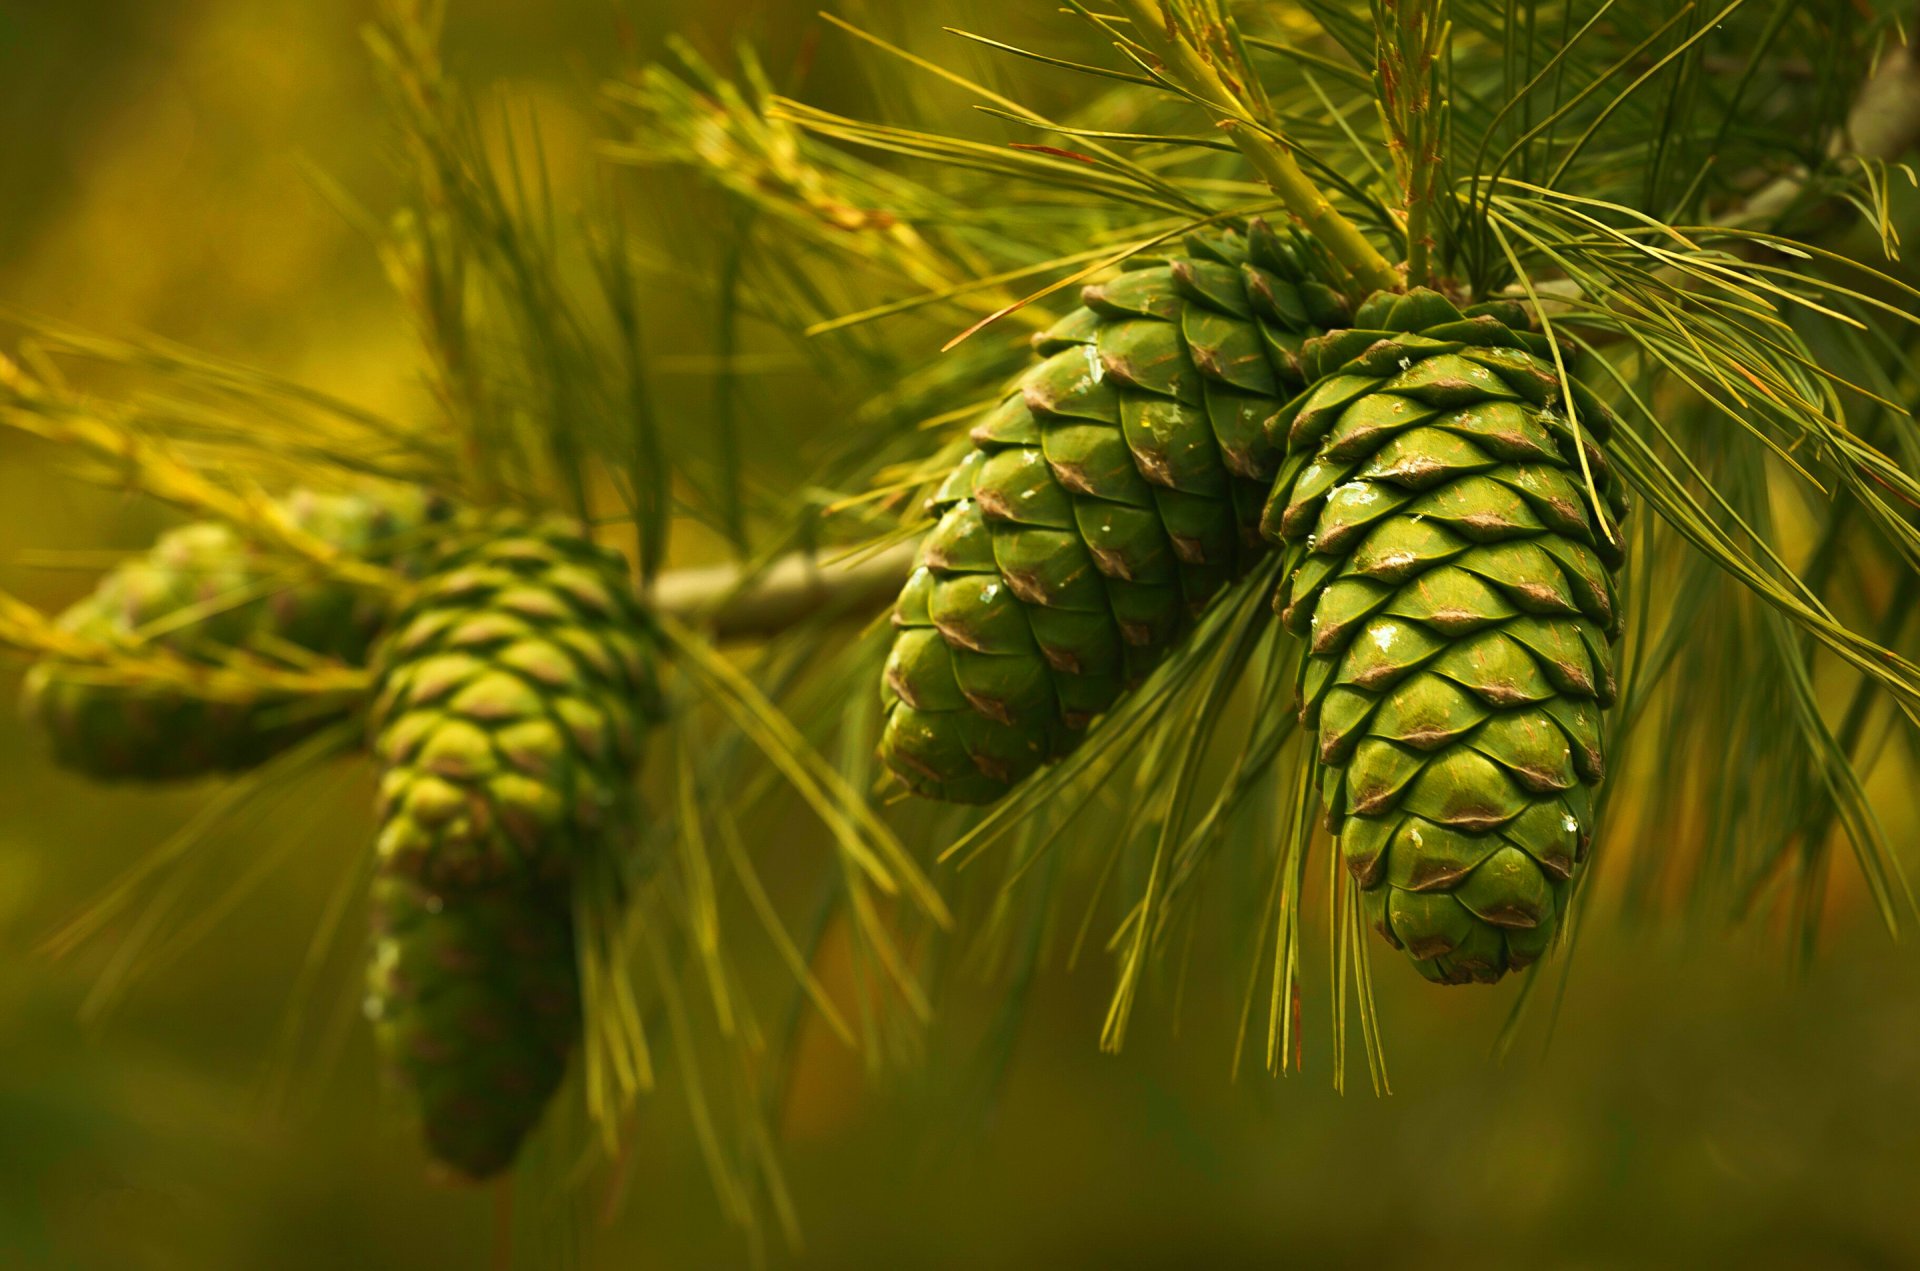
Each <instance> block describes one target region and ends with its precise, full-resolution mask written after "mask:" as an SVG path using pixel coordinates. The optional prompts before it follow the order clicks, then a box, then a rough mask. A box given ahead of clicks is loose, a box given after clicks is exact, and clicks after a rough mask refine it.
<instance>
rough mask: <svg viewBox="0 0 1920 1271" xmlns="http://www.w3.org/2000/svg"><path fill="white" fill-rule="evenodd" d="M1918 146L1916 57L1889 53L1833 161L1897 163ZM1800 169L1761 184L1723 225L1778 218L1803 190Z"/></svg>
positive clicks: (1865, 89) (1833, 150)
mask: <svg viewBox="0 0 1920 1271" xmlns="http://www.w3.org/2000/svg"><path fill="white" fill-rule="evenodd" d="M1915 146H1920V57H1917V56H1916V55H1915V52H1914V50H1913V49H1912V48H1896V49H1893V50H1891V51H1889V52H1888V54H1887V55H1886V57H1885V59H1883V60H1882V61H1881V63H1880V66H1879V68H1878V69H1877V70H1875V71H1874V73H1873V75H1872V77H1871V78H1870V79H1868V80H1867V82H1866V83H1865V84H1863V85H1862V86H1861V88H1860V95H1859V96H1858V97H1857V98H1855V100H1854V104H1853V109H1852V110H1851V111H1850V112H1849V113H1848V115H1847V126H1846V128H1845V129H1844V130H1843V131H1842V132H1841V133H1840V135H1838V136H1836V137H1835V138H1834V140H1833V144H1832V146H1831V147H1830V148H1829V153H1830V154H1832V155H1833V156H1834V157H1836V158H1840V157H1844V156H1848V155H1852V156H1855V157H1858V158H1861V159H1882V160H1892V159H1897V158H1899V157H1900V156H1901V155H1903V154H1905V153H1906V152H1907V151H1908V150H1911V149H1913V148H1914V147H1915ZM1811 178H1812V174H1811V173H1809V172H1807V171H1806V170H1805V169H1801V170H1800V171H1797V172H1793V173H1789V174H1788V175H1786V176H1783V177H1780V178H1779V179H1777V180H1775V181H1773V182H1771V183H1770V184H1768V185H1766V186H1765V187H1763V188H1762V189H1760V190H1759V191H1758V192H1756V193H1755V194H1754V195H1753V196H1752V197H1751V198H1749V199H1748V200H1747V201H1746V202H1745V203H1744V204H1742V205H1741V206H1740V207H1739V208H1737V209H1735V210H1734V211H1733V212H1731V213H1729V214H1728V215H1727V216H1725V217H1722V218H1721V222H1722V223H1723V224H1725V225H1728V226H1751V225H1765V224H1769V223H1771V222H1772V221H1774V220H1776V219H1778V218H1779V216H1780V215H1781V214H1782V213H1784V212H1785V211H1786V210H1787V209H1788V208H1790V207H1792V206H1793V204H1794V202H1795V201H1796V200H1797V199H1799V197H1800V196H1801V194H1802V193H1804V192H1805V190H1806V188H1807V183H1808V182H1809V180H1811Z"/></svg>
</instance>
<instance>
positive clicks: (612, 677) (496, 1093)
mask: <svg viewBox="0 0 1920 1271" xmlns="http://www.w3.org/2000/svg"><path fill="white" fill-rule="evenodd" d="M650 647H651V646H650V642H649V638H648V636H647V633H646V630H645V624H644V618H643V615H642V613H641V610H640V607H639V604H638V602H637V601H636V600H635V598H634V596H633V592H632V588H631V586H630V584H629V582H628V580H627V576H626V566H625V562H624V561H623V560H622V558H621V557H620V555H619V554H618V553H616V552H611V551H608V550H606V549H603V548H600V547H597V546H595V545H594V544H593V543H591V542H589V541H588V540H587V539H586V538H585V537H583V535H582V532H581V531H580V529H579V527H577V526H575V525H573V524H572V523H571V522H566V521H560V520H544V521H530V520H527V519H525V518H522V517H519V516H515V515H502V516H498V517H496V518H494V519H493V520H492V521H490V522H489V523H487V524H485V525H482V526H480V527H477V528H476V529H475V530H474V531H473V532H471V533H466V534H463V535H462V538H461V542H459V543H457V544H454V545H453V546H452V547H451V548H450V549H449V550H448V551H447V553H446V554H445V555H444V556H443V557H442V558H441V559H440V560H439V561H437V562H436V564H435V566H434V568H433V571H432V572H431V573H430V574H429V575H428V576H427V578H426V579H425V580H424V581H423V582H422V583H421V585H420V587H419V588H418V590H417V593H416V595H415V596H414V598H413V599H412V600H411V601H410V602H409V603H408V604H407V605H406V607H405V608H404V609H403V611H402V612H401V613H400V615H399V616H398V618H397V619H396V620H395V623H394V626H393V630H392V634H391V635H390V636H389V637H387V638H386V639H385V640H383V641H382V642H381V644H380V646H379V648H378V649H377V650H376V653H375V671H376V674H377V677H378V680H377V688H376V697H375V702H374V706H373V711H372V724H373V730H374V756H375V758H376V760H377V761H378V762H379V764H380V766H381V780H380V806H379V816H380V834H379V841H378V855H379V866H378V868H379V878H378V881H377V883H376V887H375V895H374V910H375V924H376V933H377V934H376V939H375V945H374V953H373V961H372V966H371V970H370V975H369V985H370V997H369V1007H370V1011H371V1013H372V1015H373V1017H374V1019H375V1022H376V1030H375V1036H376V1040H377V1041H378V1043H379V1046H380V1048H381V1051H382V1053H383V1054H384V1055H385V1057H386V1059H387V1061H388V1064H389V1066H390V1067H391V1068H392V1069H393V1071H394V1072H395V1074H396V1076H397V1078H398V1080H399V1082H400V1084H401V1086H402V1087H403V1088H404V1089H405V1090H406V1091H407V1092H408V1094H409V1096H410V1097H411V1099H412V1101H413V1102H414V1104H415V1106H416V1108H417V1110H418V1113H419V1116H420V1119H421V1122H422V1128H423V1131H424V1134H425V1137H426V1140H427V1144H428V1147H429V1149H430V1150H431V1151H432V1153H433V1154H434V1156H435V1157H436V1158H437V1159H438V1160H440V1161H441V1162H442V1163H444V1164H446V1165H448V1166H450V1167H452V1168H453V1169H455V1170H458V1171H459V1172H461V1173H463V1174H466V1175H468V1176H469V1177H473V1178H481V1177H485V1176H486V1175H489V1174H492V1173H495V1172H497V1171H498V1170H500V1169H503V1168H505V1167H506V1166H507V1165H508V1164H509V1163H510V1162H511V1161H512V1159H513V1156H514V1153H515V1150H516V1149H517V1146H518V1144H519V1142H520V1140H521V1139H522V1138H524V1137H525V1135H526V1134H527V1133H528V1132H529V1131H530V1130H531V1129H532V1127H533V1126H534V1125H535V1124H536V1123H537V1122H538V1120H539V1117H540V1115H541V1112H542V1110H543V1109H544V1108H545V1106H546V1104H547V1102H548V1100H549V1098H550V1097H551V1095H552V1094H553V1091H554V1090H555V1088H556V1087H557V1086H558V1084H559V1082H560V1079H561V1077H562V1075H563V1074H564V1071H565V1064H566V1057H567V1054H568V1053H569V1051H570V1050H571V1048H572V1046H573V1044H574V1041H575V1040H576V1038H577V1036H578V1033H579V1008H578V990H577V988H576V980H575V966H574V957H575V952H574V939H573V918H572V911H571V908H570V904H571V900H570V897H571V890H570V884H571V880H572V878H573V876H574V873H575V871H576V870H577V869H578V868H579V867H580V866H581V865H582V864H584V863H585V862H587V861H589V860H591V859H595V858H600V859H605V858H606V857H607V855H608V854H610V853H616V852H620V851H623V850H626V849H627V848H628V847H629V846H630V844H631V837H632V832H633V817H634V790H633V786H634V781H635V777H636V769H637V766H638V762H639V752H638V747H639V740H640V734H641V730H642V729H643V727H644V726H645V725H646V723H647V722H648V719H649V717H650V714H651V711H652V703H653V689H652V680H651V672H650V665H649V661H648V657H649V649H650Z"/></svg>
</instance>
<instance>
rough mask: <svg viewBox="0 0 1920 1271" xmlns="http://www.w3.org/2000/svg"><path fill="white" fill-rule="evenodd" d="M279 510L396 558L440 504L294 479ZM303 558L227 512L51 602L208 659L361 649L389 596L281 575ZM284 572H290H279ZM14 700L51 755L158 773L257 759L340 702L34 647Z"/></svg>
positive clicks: (112, 775) (88, 620)
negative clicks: (221, 696)
mask: <svg viewBox="0 0 1920 1271" xmlns="http://www.w3.org/2000/svg"><path fill="white" fill-rule="evenodd" d="M281 509H282V511H283V513H284V514H285V515H286V517H287V518H288V520H289V521H290V522H291V523H292V524H294V525H295V526H297V527H298V528H299V529H301V530H303V531H305V532H306V533H308V534H310V535H312V536H314V537H315V538H318V539H320V540H321V541H323V542H326V543H330V544H332V545H333V546H335V547H338V548H340V549H341V550H342V551H343V552H347V553H349V554H352V555H355V556H360V557H364V558H368V559H378V560H383V561H386V562H387V563H389V564H391V565H393V566H394V567H395V568H398V569H400V570H402V571H410V570H411V569H412V568H413V567H414V566H415V565H416V564H417V562H418V559H419V556H420V548H419V544H418V541H417V540H418V538H419V536H420V531H421V530H422V528H423V527H425V526H427V525H429V524H431V523H433V522H436V521H438V520H440V519H441V518H443V517H444V516H445V515H446V513H447V509H446V507H445V505H444V504H443V503H441V502H440V501H439V500H437V499H435V498H433V497H432V496H430V495H428V494H426V493H425V492H423V491H420V490H417V489H411V488H394V489H390V490H383V491H380V492H378V493H356V494H319V493H315V492H313V491H299V492H296V493H295V494H293V495H292V496H290V497H289V498H288V499H286V500H285V501H284V502H283V503H282V505H281ZM299 569H300V566H299V565H298V564H297V563H293V562H289V561H287V560H286V559H285V558H284V557H282V556H277V555H273V554H271V553H269V552H267V551H266V550H265V549H262V548H261V547H259V546H257V545H255V544H253V543H251V542H249V541H248V540H246V539H245V538H243V537H242V536H241V535H240V534H239V533H237V532H236V531H234V530H233V529H231V528H229V527H228V526H225V525H220V524H214V523H199V524H194V525H188V526H184V527H182V528H180V529H176V530H172V531H170V532H168V533H167V534H164V535H162V536H161V538H160V540H159V541H158V542H157V543H156V544H155V545H154V547H153V548H152V550H150V551H149V552H148V553H147V554H146V555H144V556H141V557H139V558H137V559H135V560H130V561H127V562H125V563H123V564H121V565H119V566H118V567H116V568H115V569H113V570H112V571H110V572H109V573H108V574H107V575H106V576H105V577H104V578H103V579H101V581H100V584H99V586H98V587H97V588H96V589H95V590H94V592H93V593H92V594H91V595H89V596H87V597H86V598H85V599H83V600H81V601H79V602H78V603H77V604H75V605H73V606H72V607H71V608H70V609H68V610H67V612H66V613H64V614H62V615H61V617H60V619H59V622H60V625H61V626H62V627H63V628H64V629H66V630H68V631H71V632H73V633H75V634H77V635H81V636H85V637H87V638H88V639H91V640H95V641H99V642H102V643H105V644H111V645H115V646H120V647H125V648H128V649H130V650H133V651H138V650H139V649H140V648H142V647H146V648H159V649H164V650H166V651H168V652H170V653H174V654H177V655H179V656H182V657H185V658H188V659H192V660H195V661H200V662H205V663H208V664H213V663H217V662H220V661H222V660H224V659H225V657H226V656H227V655H228V654H229V653H231V652H232V651H235V650H245V651H260V652H264V653H265V654H266V655H267V656H271V655H272V652H273V650H274V649H275V648H276V647H286V646H292V647H294V648H298V649H302V650H305V651H307V652H310V653H313V654H317V655H319V656H322V657H332V658H339V659H341V660H342V661H345V662H349V663H355V664H357V663H360V662H363V661H365V659H366V656H367V651H368V648H369V646H370V645H371V644H372V643H373V640H374V637H375V636H376V634H377V633H378V632H379V629H380V627H381V626H382V625H383V624H384V622H385V621H386V617H387V605H388V601H387V598H386V597H383V596H380V595H377V594H375V593H372V592H369V591H367V590H365V589H364V588H359V587H354V586H351V585H348V584H345V583H339V582H333V581H310V580H309V581H286V579H287V578H288V577H289V576H292V575H295V574H297V571H298V570H299ZM290 571H291V572H290ZM21 702H22V709H23V710H24V712H25V714H26V716H27V718H28V719H30V720H31V721H32V722H33V723H35V724H36V725H38V726H39V727H40V728H41V729H42V730H43V731H44V732H45V733H46V735H47V737H48V739H49V740H50V742H51V744H52V750H53V757H54V759H55V761H56V762H58V763H59V764H60V765H61V766H63V767H67V768H71V769H74V770H75V771H77V772H82V773H85V774H86V775H88V776H91V777H96V778H100V779H136V778H137V779H142V780H163V779H169V778H180V777H191V776H200V775H203V774H207V773H214V772H233V771H238V770H242V769H246V768H251V767H254V766H256V765H258V764H260V763H262V762H264V761H265V760H267V759H269V758H271V757H272V756H273V755H276V754H278V753H280V752H281V751H283V750H285V749H287V748H288V747H289V746H292V745H293V744H295V743H296V742H298V741H300V740H301V739H302V738H305V737H308V736H310V735H312V734H313V733H314V732H315V731H316V730H317V729H319V728H321V727H323V726H325V725H327V724H330V723H334V722H337V721H338V720H339V719H340V718H341V717H342V715H343V713H344V712H343V711H342V710H341V709H340V708H338V707H336V706H333V705H331V704H329V705H328V706H327V707H325V708H322V709H316V708H315V707H314V706H313V704H312V703H306V702H301V701H298V700H294V699H289V698H285V697H281V696H277V695H272V694H263V695H262V696H260V697H258V698H255V699H253V700H249V701H233V700H221V701H212V700H208V699H206V698H202V697H197V696H194V695H192V694H188V693H182V692H180V691H178V690H176V689H171V688H157V687H141V686H129V685H126V684H121V683H114V682H110V681H107V680H104V679H102V678H101V677H100V675H99V673H98V671H97V669H95V668H89V667H86V666H82V665H79V664H75V663H69V662H62V661H58V660H52V659H48V660H43V661H41V662H39V663H37V664H35V666H34V667H33V668H32V670H31V671H29V672H28V675H27V679H26V685H25V689H24V692H23V694H22V699H21Z"/></svg>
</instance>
